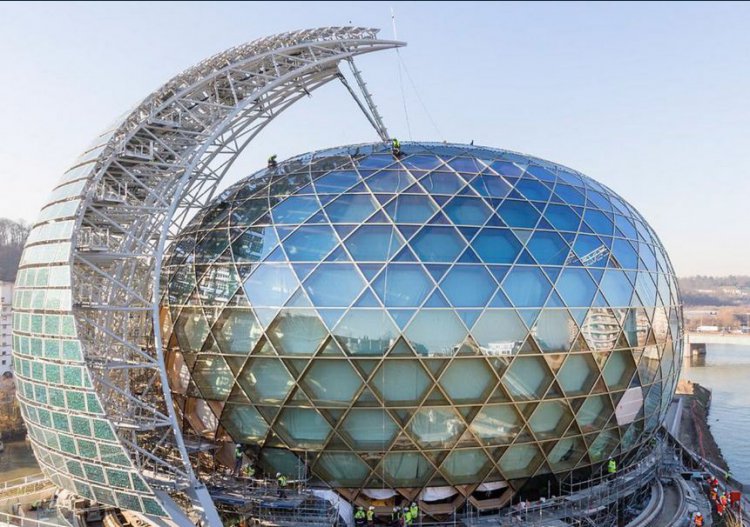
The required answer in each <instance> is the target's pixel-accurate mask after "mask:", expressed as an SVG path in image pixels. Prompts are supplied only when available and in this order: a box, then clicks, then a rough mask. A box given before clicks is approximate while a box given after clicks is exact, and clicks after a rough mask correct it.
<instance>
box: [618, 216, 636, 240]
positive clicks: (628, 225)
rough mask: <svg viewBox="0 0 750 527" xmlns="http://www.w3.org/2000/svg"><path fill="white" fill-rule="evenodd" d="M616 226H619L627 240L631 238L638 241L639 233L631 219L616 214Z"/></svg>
mask: <svg viewBox="0 0 750 527" xmlns="http://www.w3.org/2000/svg"><path fill="white" fill-rule="evenodd" d="M615 225H617V228H618V229H620V231H622V233H623V234H624V235H625V237H626V238H630V239H632V240H637V239H638V232H637V231H636V230H635V226H634V225H633V222H631V221H630V220H629V219H627V218H624V217H622V216H620V215H619V214H616V215H615Z"/></svg>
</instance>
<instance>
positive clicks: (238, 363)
mask: <svg viewBox="0 0 750 527" xmlns="http://www.w3.org/2000/svg"><path fill="white" fill-rule="evenodd" d="M224 359H225V360H226V361H227V364H228V365H229V369H230V370H232V373H234V375H235V376H236V375H237V373H238V372H239V371H240V370H241V369H242V366H244V364H245V361H246V360H247V357H239V356H237V355H227V356H225V357H224Z"/></svg>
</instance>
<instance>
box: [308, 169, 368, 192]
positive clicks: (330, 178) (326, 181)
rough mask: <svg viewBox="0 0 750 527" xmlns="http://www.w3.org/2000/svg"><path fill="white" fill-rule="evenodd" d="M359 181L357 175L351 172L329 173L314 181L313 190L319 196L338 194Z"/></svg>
mask: <svg viewBox="0 0 750 527" xmlns="http://www.w3.org/2000/svg"><path fill="white" fill-rule="evenodd" d="M360 181H361V179H360V178H359V175H358V174H357V173H356V172H354V171H351V170H347V171H341V172H331V173H330V174H326V175H325V176H323V177H322V178H320V179H317V180H316V181H315V189H316V190H317V191H318V193H320V194H338V193H339V192H343V191H344V190H346V189H348V188H350V187H353V186H354V185H356V184H357V183H359V182H360Z"/></svg>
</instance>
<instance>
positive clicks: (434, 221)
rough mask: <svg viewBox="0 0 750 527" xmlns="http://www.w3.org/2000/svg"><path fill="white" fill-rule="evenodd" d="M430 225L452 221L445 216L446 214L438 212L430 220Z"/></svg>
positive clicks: (448, 223) (447, 223)
mask: <svg viewBox="0 0 750 527" xmlns="http://www.w3.org/2000/svg"><path fill="white" fill-rule="evenodd" d="M428 224H429V225H451V221H450V220H449V219H448V218H446V217H445V214H443V213H442V212H438V213H437V214H435V215H434V216H433V217H432V219H431V220H430V221H429V222H428Z"/></svg>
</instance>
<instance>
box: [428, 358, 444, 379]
mask: <svg viewBox="0 0 750 527" xmlns="http://www.w3.org/2000/svg"><path fill="white" fill-rule="evenodd" d="M422 363H423V364H424V365H425V366H426V367H427V369H428V370H430V373H432V376H433V377H435V378H436V379H437V378H438V377H439V376H440V373H441V372H442V371H443V370H444V369H445V367H446V366H447V365H448V361H447V360H445V359H424V360H422Z"/></svg>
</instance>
